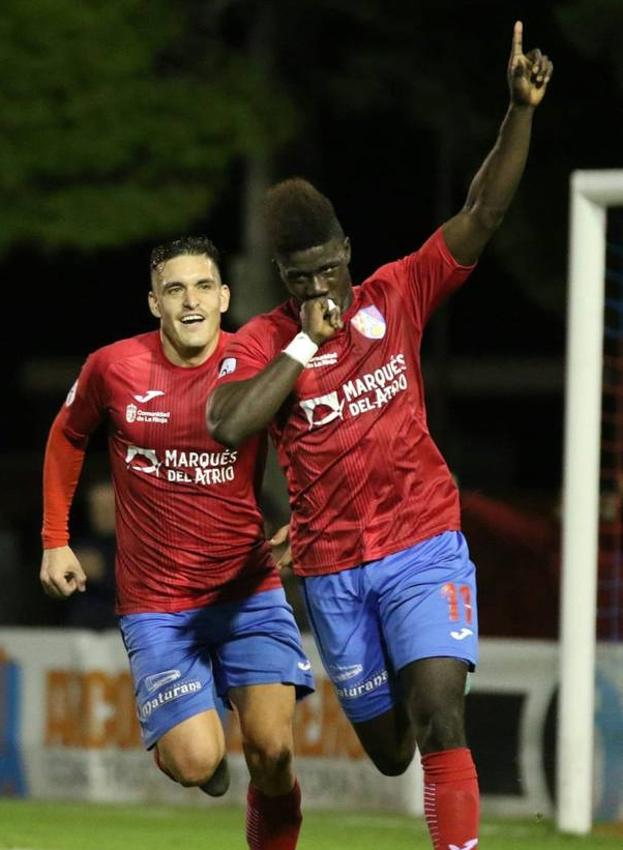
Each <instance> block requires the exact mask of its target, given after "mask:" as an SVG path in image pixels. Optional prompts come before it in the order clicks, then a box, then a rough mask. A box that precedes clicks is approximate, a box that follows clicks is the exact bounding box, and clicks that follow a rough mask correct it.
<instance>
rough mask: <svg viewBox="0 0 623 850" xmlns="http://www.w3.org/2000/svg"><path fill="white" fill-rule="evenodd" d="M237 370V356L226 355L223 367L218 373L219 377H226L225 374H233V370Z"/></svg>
mask: <svg viewBox="0 0 623 850" xmlns="http://www.w3.org/2000/svg"><path fill="white" fill-rule="evenodd" d="M235 371H236V358H235V357H226V358H225V359H224V360H223V362H222V363H221V369H220V372H219V373H218V376H219V378H222V377H224V376H225V375H231V374H232V372H235Z"/></svg>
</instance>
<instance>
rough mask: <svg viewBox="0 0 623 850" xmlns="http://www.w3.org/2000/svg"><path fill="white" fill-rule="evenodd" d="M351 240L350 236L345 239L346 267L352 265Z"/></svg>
mask: <svg viewBox="0 0 623 850" xmlns="http://www.w3.org/2000/svg"><path fill="white" fill-rule="evenodd" d="M350 253H351V252H350V239H349V238H348V236H347V237H346V238H345V239H344V262H345V263H346V265H348V264H349V263H350Z"/></svg>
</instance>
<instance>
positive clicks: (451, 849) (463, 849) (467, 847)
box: [448, 838, 478, 850]
mask: <svg viewBox="0 0 623 850" xmlns="http://www.w3.org/2000/svg"><path fill="white" fill-rule="evenodd" d="M477 844H478V839H477V838H470V839H469V841H466V842H465V844H462V845H461V846H460V847H459V845H458V844H448V850H472V848H473V847H475V846H476V845H477Z"/></svg>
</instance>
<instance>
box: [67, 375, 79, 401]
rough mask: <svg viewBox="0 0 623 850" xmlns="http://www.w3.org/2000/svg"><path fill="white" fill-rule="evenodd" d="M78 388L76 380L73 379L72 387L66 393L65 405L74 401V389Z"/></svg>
mask: <svg viewBox="0 0 623 850" xmlns="http://www.w3.org/2000/svg"><path fill="white" fill-rule="evenodd" d="M77 389H78V381H74V383H73V386H72V388H71V389H70V390H69V392H68V393H67V398H66V399H65V405H66V406H67V407H69V406H70V405H72V404H73V403H74V399H75V397H76V391H77Z"/></svg>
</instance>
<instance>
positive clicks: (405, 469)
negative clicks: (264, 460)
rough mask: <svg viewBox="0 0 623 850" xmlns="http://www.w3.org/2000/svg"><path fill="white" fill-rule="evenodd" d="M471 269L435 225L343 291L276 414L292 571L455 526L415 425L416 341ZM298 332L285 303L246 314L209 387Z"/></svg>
mask: <svg viewBox="0 0 623 850" xmlns="http://www.w3.org/2000/svg"><path fill="white" fill-rule="evenodd" d="M472 268H473V267H472V266H469V267H467V266H461V265H459V264H458V263H457V262H456V261H455V260H454V258H453V257H452V256H451V254H450V252H449V250H448V248H447V246H446V244H445V242H444V239H443V235H442V232H441V230H437V231H436V232H435V233H434V234H433V236H431V238H430V239H429V240H428V241H427V242H426V243H425V244H424V245H423V246H422V247H421V248H420V249H419V250H418V251H416V252H415V253H414V254H410V255H409V256H407V257H405V258H403V259H401V260H398V261H397V262H393V263H388V264H387V265H385V266H382V267H381V268H380V269H378V270H377V271H376V272H375V273H374V274H373V275H372V276H371V277H369V278H368V279H367V280H366V281H364V283H363V284H362V285H361V286H358V287H354V289H353V295H354V297H353V302H352V304H351V305H350V307H349V308H348V310H347V311H346V313H344V315H343V321H344V328H343V329H342V330H341V331H339V332H338V333H336V335H335V336H334V337H333V338H331V339H329V340H327V341H326V342H325V343H324V344H323V345H322V346H321V348H319V350H318V352H317V354H316V355H315V357H313V358H312V360H311V361H310V362H309V363H308V365H307V366H306V367H305V369H304V370H303V372H302V373H301V375H300V377H299V378H298V380H297V381H296V384H295V385H294V389H293V393H292V395H291V397H290V399H289V400H288V402H287V403H286V404H284V406H283V407H282V409H281V410H280V411H279V413H278V415H277V416H276V418H275V421H274V423H273V426H272V436H273V439H274V441H275V445H276V447H277V452H278V455H279V459H280V462H281V465H282V466H283V468H284V471H285V474H286V477H287V482H288V492H289V498H290V506H291V509H292V520H291V525H290V529H291V539H292V551H293V557H294V563H295V568H296V571H297V572H298V573H299V574H300V575H303V576H313V575H320V574H324V573H332V572H338V571H339V570H343V569H348V568H349V567H353V566H356V565H358V564H361V563H363V562H365V561H371V560H375V559H377V558H382V557H384V556H385V555H389V554H392V553H393V552H398V551H400V550H402V549H406V548H408V547H409V546H412V545H414V544H415V543H418V542H419V541H421V540H424V539H426V538H428V537H432V536H433V535H435V534H439V533H441V532H442V531H450V530H457V529H459V528H460V511H459V500H458V494H457V491H456V487H455V486H454V482H453V480H452V477H451V475H450V472H449V470H448V468H447V466H446V464H445V462H444V460H443V458H442V456H441V454H440V452H439V450H438V449H437V447H436V445H435V443H434V442H433V440H432V438H431V436H430V434H429V431H428V427H427V424H426V411H425V407H424V388H423V381H422V373H421V368H420V343H421V339H422V333H423V330H424V326H425V324H426V321H427V319H428V317H429V315H430V313H431V312H432V310H433V308H434V307H435V306H436V304H437V303H438V302H439V301H440V300H441V299H442V298H443V297H444V296H445V295H447V294H448V293H449V292H450V291H452V290H453V289H454V288H456V287H457V286H458V285H459V284H461V283H462V282H463V281H464V280H465V279H466V278H467V276H468V275H469V273H470V271H471V270H472ZM299 330H300V319H299V305H298V304H297V302H296V301H295V300H294V299H291V300H290V301H288V302H286V303H285V304H283V305H282V306H280V307H278V308H277V309H276V310H273V311H272V312H271V313H267V314H265V315H262V316H258V317H257V318H255V319H252V320H251V321H250V322H249V323H248V324H247V325H245V326H244V327H243V328H242V329H241V330H240V331H239V332H238V333H237V334H236V336H235V337H234V338H233V339H232V341H231V343H230V344H229V345H228V347H227V350H226V352H225V358H224V359H223V362H222V367H221V370H220V378H219V383H222V382H229V381H236V380H244V379H246V378H250V377H251V376H253V375H254V374H257V372H258V371H260V370H261V369H263V368H264V367H265V366H266V365H267V364H268V363H269V362H270V361H271V360H273V359H274V357H275V356H276V355H278V354H279V352H280V351H281V350H282V349H283V348H284V347H285V346H286V345H287V344H288V343H289V342H290V340H291V339H292V338H293V337H294V335H295V334H296V333H297V332H298V331H299Z"/></svg>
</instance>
